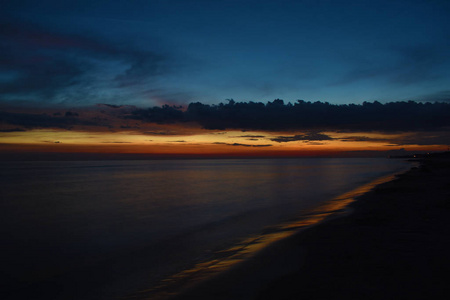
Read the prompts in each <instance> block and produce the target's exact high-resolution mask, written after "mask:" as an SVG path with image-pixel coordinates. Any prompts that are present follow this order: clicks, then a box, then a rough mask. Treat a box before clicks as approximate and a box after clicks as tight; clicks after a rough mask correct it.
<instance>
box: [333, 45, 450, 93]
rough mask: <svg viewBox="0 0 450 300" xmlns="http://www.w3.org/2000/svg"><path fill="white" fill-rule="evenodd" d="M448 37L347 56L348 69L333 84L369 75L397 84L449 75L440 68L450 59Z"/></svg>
mask: <svg viewBox="0 0 450 300" xmlns="http://www.w3.org/2000/svg"><path fill="white" fill-rule="evenodd" d="M449 51H450V43H449V42H448V39H443V41H441V42H436V43H434V44H415V45H402V46H396V47H392V48H390V49H379V52H380V53H383V56H380V57H368V56H367V55H365V54H362V55H360V56H358V55H355V56H352V57H348V56H345V57H343V58H342V61H347V63H348V68H349V71H347V72H346V73H345V74H344V75H342V76H341V77H340V78H339V79H338V80H337V81H335V82H334V83H332V85H346V84H351V83H354V82H359V81H362V80H366V79H374V78H379V79H383V80H385V81H386V82H388V83H391V84H395V85H411V84H415V83H420V82H426V81H430V80H434V79H439V78H442V77H446V76H447V75H446V74H445V73H442V71H441V70H440V68H441V67H442V66H443V65H445V64H446V63H447V62H449V57H448V55H447V53H448V52H449Z"/></svg>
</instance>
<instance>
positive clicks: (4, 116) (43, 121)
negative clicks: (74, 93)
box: [0, 111, 99, 131]
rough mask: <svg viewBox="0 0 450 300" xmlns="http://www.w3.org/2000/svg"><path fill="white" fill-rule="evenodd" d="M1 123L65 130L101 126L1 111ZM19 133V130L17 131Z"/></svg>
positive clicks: (79, 120) (90, 122)
mask: <svg viewBox="0 0 450 300" xmlns="http://www.w3.org/2000/svg"><path fill="white" fill-rule="evenodd" d="M0 123H5V124H10V125H15V126H23V127H25V128H63V129H70V128H71V127H73V126H74V125H99V124H97V123H95V122H92V121H89V120H82V119H79V118H70V117H69V118H67V117H60V116H51V115H48V114H31V113H15V112H6V111H0ZM16 131H17V130H16Z"/></svg>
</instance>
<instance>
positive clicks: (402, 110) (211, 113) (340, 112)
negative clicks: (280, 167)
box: [131, 99, 450, 142]
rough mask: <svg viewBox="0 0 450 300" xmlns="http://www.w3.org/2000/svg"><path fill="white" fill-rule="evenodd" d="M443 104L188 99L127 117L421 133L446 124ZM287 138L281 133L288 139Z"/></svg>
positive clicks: (449, 108) (447, 109)
mask: <svg viewBox="0 0 450 300" xmlns="http://www.w3.org/2000/svg"><path fill="white" fill-rule="evenodd" d="M449 116H450V104H449V103H429V102H427V103H418V102H414V101H408V102H390V103H385V104H382V103H380V102H377V101H375V102H364V103H363V104H348V105H347V104H346V105H335V104H330V103H327V102H314V103H312V102H305V101H303V100H298V101H297V102H296V103H294V104H291V103H288V104H285V103H284V101H283V100H279V99H277V100H274V101H273V102H268V103H267V104H264V103H260V102H235V101H233V100H229V102H228V103H227V104H224V103H220V104H218V105H208V104H202V103H199V102H196V103H191V104H189V106H188V107H187V109H186V110H182V108H181V107H177V106H168V105H164V106H162V107H153V108H148V109H136V110H135V111H134V112H133V115H132V116H131V118H133V119H138V120H142V121H146V122H155V123H174V122H188V121H193V122H198V123H199V124H201V125H202V126H203V128H205V129H220V130H225V129H243V130H290V129H298V130H304V129H306V130H327V129H332V130H341V131H346V130H348V131H380V132H394V131H421V130H438V129H442V128H446V127H449V126H450V117H449ZM294 138H295V139H296V140H304V139H307V140H311V139H312V140H317V139H320V140H322V139H323V137H319V136H316V137H314V136H312V137H311V136H295V137H294ZM289 139H292V137H287V138H286V140H282V141H281V140H280V141H281V142H283V141H289Z"/></svg>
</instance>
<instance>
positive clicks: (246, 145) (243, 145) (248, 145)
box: [213, 142, 273, 148]
mask: <svg viewBox="0 0 450 300" xmlns="http://www.w3.org/2000/svg"><path fill="white" fill-rule="evenodd" d="M213 144H214V145H226V146H241V147H255V148H262V147H271V146H273V145H271V144H265V145H251V144H241V143H223V142H215V143H213Z"/></svg>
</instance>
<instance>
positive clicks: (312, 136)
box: [270, 133, 333, 143]
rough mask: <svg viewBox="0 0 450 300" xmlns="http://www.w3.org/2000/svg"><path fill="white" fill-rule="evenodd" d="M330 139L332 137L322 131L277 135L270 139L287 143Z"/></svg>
mask: <svg viewBox="0 0 450 300" xmlns="http://www.w3.org/2000/svg"><path fill="white" fill-rule="evenodd" d="M332 139H333V138H332V137H330V136H328V135H326V134H323V133H308V134H301V135H294V136H279V137H276V138H273V139H270V140H272V141H274V142H278V143H287V142H294V141H328V140H332Z"/></svg>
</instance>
